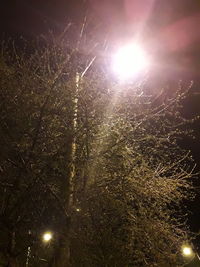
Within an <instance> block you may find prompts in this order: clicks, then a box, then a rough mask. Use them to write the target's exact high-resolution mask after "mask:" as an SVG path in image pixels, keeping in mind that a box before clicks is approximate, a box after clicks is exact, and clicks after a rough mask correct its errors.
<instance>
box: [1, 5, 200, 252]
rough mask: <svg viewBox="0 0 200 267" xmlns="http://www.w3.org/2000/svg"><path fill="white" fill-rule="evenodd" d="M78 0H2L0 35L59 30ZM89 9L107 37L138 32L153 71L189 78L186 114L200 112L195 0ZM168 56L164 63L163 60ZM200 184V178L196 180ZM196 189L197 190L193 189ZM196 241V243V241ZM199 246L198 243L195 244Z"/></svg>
mask: <svg viewBox="0 0 200 267" xmlns="http://www.w3.org/2000/svg"><path fill="white" fill-rule="evenodd" d="M83 2H84V1H83V0H82V1H81V0H74V1H68V0H2V1H1V7H0V36H1V39H2V40H3V39H4V38H8V37H9V36H11V37H12V38H13V39H15V40H16V42H17V40H18V39H19V38H20V36H25V38H27V39H34V38H35V37H36V36H38V35H40V34H45V33H47V32H48V31H49V30H53V31H54V32H55V33H61V32H62V30H63V29H64V28H65V26H66V24H67V23H68V22H69V21H73V22H79V21H81V20H82V19H83V15H84V11H83V6H84V5H83ZM89 2H90V4H89V9H88V8H86V9H87V10H89V11H88V12H89V14H90V15H91V17H92V18H93V19H94V20H95V22H96V23H97V24H98V29H99V32H101V34H102V36H103V34H104V31H105V29H106V31H107V32H106V34H107V36H108V39H109V41H110V42H113V43H115V42H118V41H122V40H127V39H128V38H132V37H133V36H135V35H137V36H139V37H138V38H140V39H142V40H143V41H144V42H145V44H146V45H147V46H148V47H150V51H151V52H152V54H154V55H155V57H156V58H157V59H158V58H159V64H158V67H157V72H156V74H155V75H157V74H158V73H159V75H161V76H162V77H164V76H166V77H164V78H166V79H169V80H170V79H172V80H178V79H183V80H188V81H190V80H191V79H193V80H194V84H195V85H194V88H195V89H194V95H193V97H191V98H190V99H189V100H187V101H186V105H187V107H186V110H185V113H186V115H187V116H189V115H194V114H200V105H199V103H200V97H199V95H198V92H199V88H200V86H199V84H200V73H199V71H200V1H199V0H168V1H164V0H140V1H137V0H90V1H89ZM163 62H165V63H166V62H167V64H166V65H167V66H168V67H165V69H163V66H162V63H163ZM195 129H196V131H197V134H196V135H197V139H196V140H194V141H191V140H188V141H187V142H185V144H184V145H185V146H186V147H187V148H190V149H192V152H193V155H194V158H195V160H196V161H197V162H198V167H197V168H198V169H199V170H200V154H199V151H200V141H199V140H200V127H199V125H195ZM196 184H197V186H200V181H199V182H198V181H196ZM197 191H198V190H197ZM189 207H190V208H191V216H190V224H191V226H192V230H194V231H198V230H200V193H199V194H198V196H197V198H196V201H195V202H194V203H193V204H190V205H189ZM199 244H200V243H199ZM199 247H200V245H199Z"/></svg>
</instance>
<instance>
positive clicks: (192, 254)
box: [181, 244, 200, 267]
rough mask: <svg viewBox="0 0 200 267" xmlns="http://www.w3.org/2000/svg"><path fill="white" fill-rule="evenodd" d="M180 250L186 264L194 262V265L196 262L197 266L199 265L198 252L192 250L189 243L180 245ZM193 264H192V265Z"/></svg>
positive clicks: (189, 264)
mask: <svg viewBox="0 0 200 267" xmlns="http://www.w3.org/2000/svg"><path fill="white" fill-rule="evenodd" d="M181 251H182V255H183V256H184V258H185V259H186V260H187V265H186V266H188V267H189V266H191V264H192V262H193V264H194V262H195V266H196V264H197V266H200V257H199V254H198V253H197V252H196V251H194V250H193V248H192V246H190V245H188V244H187V245H183V246H182V247H181ZM192 266H193V265H192Z"/></svg>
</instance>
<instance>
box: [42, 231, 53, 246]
mask: <svg viewBox="0 0 200 267" xmlns="http://www.w3.org/2000/svg"><path fill="white" fill-rule="evenodd" d="M52 238H53V234H52V233H51V232H45V233H44V234H43V236H42V239H43V241H44V242H45V243H48V242H50V241H51V239H52Z"/></svg>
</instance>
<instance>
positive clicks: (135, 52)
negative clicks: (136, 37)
mask: <svg viewBox="0 0 200 267" xmlns="http://www.w3.org/2000/svg"><path fill="white" fill-rule="evenodd" d="M149 65H150V59H149V57H148V55H147V53H146V52H145V50H144V49H143V48H142V46H140V45H139V44H136V43H135V44H134V43H131V44H128V45H125V46H122V47H121V48H119V49H118V51H117V52H116V53H115V54H114V56H113V60H112V69H113V72H114V73H115V74H116V75H117V76H118V77H119V79H120V80H122V81H127V80H129V79H131V78H134V77H136V76H137V75H138V74H140V73H141V72H145V71H146V70H147V69H148V67H149Z"/></svg>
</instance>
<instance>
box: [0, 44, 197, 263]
mask: <svg viewBox="0 0 200 267" xmlns="http://www.w3.org/2000/svg"><path fill="white" fill-rule="evenodd" d="M81 40H82V39H81ZM81 45H82V46H83V44H82V43H81V44H80V43H79V47H81ZM28 49H29V48H28ZM83 50H84V49H81V50H80V49H79V48H78V46H77V47H76V48H75V49H74V50H69V49H67V48H66V46H63V45H62V42H61V41H60V43H59V44H58V42H57V41H55V42H53V41H52V42H51V43H50V44H49V45H47V44H46V43H43V44H40V45H38V46H37V45H35V46H32V47H31V49H29V52H28V53H27V52H26V50H25V51H24V53H22V52H18V51H16V49H15V48H9V47H5V46H2V53H1V57H0V103H1V104H0V120H1V128H0V143H1V151H0V192H1V194H0V218H1V220H0V221H1V222H0V225H1V227H0V228H1V230H0V232H1V236H2V237H3V238H1V241H0V249H1V257H2V259H3V261H4V263H5V264H8V262H9V264H10V265H8V266H23V265H24V263H25V261H26V257H27V247H28V246H30V247H31V256H30V259H29V260H30V262H31V264H32V265H31V266H43V262H44V259H45V261H47V262H48V263H49V266H55V267H57V266H59V267H64V266H69V261H70V263H71V266H74V267H76V266H77V267H78V266H85V267H89V266H109V267H113V266H116V267H118V266H119V267H120V266H127V267H128V266H135V267H136V266H152V267H153V266H159V267H167V266H181V263H182V257H181V255H180V247H181V245H182V244H183V242H184V241H185V240H187V238H188V236H187V227H186V224H185V217H184V215H183V214H182V213H181V210H180V206H181V204H182V201H183V200H184V199H187V198H188V197H190V196H191V195H190V192H191V191H190V190H191V187H192V186H191V179H190V178H191V177H192V167H191V166H192V164H191V162H192V160H191V157H190V154H189V153H188V152H187V151H185V150H183V149H181V147H180V146H179V143H178V140H179V139H180V138H181V137H182V136H183V134H184V133H185V134H190V132H189V130H187V129H189V128H188V126H187V125H188V124H189V123H190V122H189V121H187V120H186V119H184V118H182V116H181V101H182V99H183V98H184V97H185V96H186V94H187V92H188V88H189V87H190V86H187V87H185V86H182V85H181V84H179V86H178V85H177V87H178V90H177V91H175V92H173V93H171V94H170V95H169V96H168V97H166V96H165V97H163V95H164V94H162V93H160V95H155V94H153V93H152V92H150V91H149V89H148V80H147V81H146V82H145V83H144V82H143V81H142V82H141V83H136V82H133V83H131V84H118V83H116V82H115V83H114V82H112V81H111V79H110V78H109V77H108V76H109V75H108V74H107V73H106V71H105V69H106V68H102V67H100V66H99V64H100V62H99V60H98V59H97V60H96V61H93V60H94V51H93V52H92V53H91V54H87V55H85V54H83V53H82V51H83ZM91 62H92V63H91ZM90 63H91V64H90ZM46 228H49V229H52V231H53V232H54V239H53V241H52V242H51V243H50V245H49V246H45V245H44V244H42V242H41V238H40V237H41V234H42V232H43V231H44V230H46ZM30 233H31V234H30ZM69 251H70V253H69ZM42 259H43V260H42ZM17 264H18V265H17ZM5 266H6V265H5Z"/></svg>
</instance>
